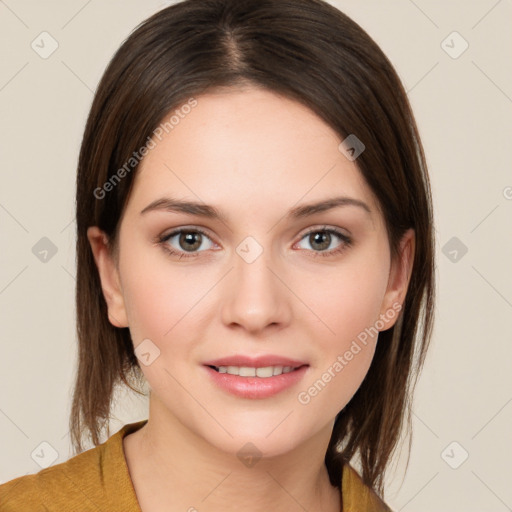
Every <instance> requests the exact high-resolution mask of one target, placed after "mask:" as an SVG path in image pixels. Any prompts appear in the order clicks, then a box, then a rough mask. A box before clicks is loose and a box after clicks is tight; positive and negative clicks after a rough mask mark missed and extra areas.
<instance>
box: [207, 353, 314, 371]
mask: <svg viewBox="0 0 512 512" xmlns="http://www.w3.org/2000/svg"><path fill="white" fill-rule="evenodd" d="M204 364H205V366H216V367H219V366H245V367H248V368H265V367H267V366H291V367H292V368H298V367H299V366H304V365H307V363H305V362H304V361H298V360H296V359H290V358H288V357H283V356H277V355H272V354H268V355H262V356H257V357H251V356H245V355H234V356H228V357H222V358H220V359H212V360H211V361H207V362H206V363H204Z"/></svg>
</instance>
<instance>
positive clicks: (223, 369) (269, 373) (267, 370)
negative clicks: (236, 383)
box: [216, 366, 295, 379]
mask: <svg viewBox="0 0 512 512" xmlns="http://www.w3.org/2000/svg"><path fill="white" fill-rule="evenodd" d="M294 369H295V368H294V367H293V366H265V367H264V368H252V367H249V366H219V367H218V368H217V367H216V370H217V371H218V372H219V373H229V374H230V375H239V376H240V377H261V378H264V379H265V378H268V377H273V376H274V375H281V374H282V373H290V372H291V371H293V370H294Z"/></svg>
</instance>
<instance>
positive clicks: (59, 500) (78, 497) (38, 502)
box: [0, 420, 391, 512]
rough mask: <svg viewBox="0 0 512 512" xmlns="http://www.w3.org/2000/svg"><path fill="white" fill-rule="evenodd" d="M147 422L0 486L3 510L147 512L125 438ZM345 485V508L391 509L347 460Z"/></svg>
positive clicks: (355, 511) (347, 511)
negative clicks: (134, 479)
mask: <svg viewBox="0 0 512 512" xmlns="http://www.w3.org/2000/svg"><path fill="white" fill-rule="evenodd" d="M146 422H147V420H143V421H139V422H137V423H129V424H127V425H125V426H124V427H123V428H121V430H119V431H118V432H117V433H116V434H114V435H112V436H111V437H110V438H109V439H107V440H106V441H105V442H104V443H102V444H100V445H98V446H96V447H95V448H91V449H89V450H87V451H85V452H82V453H80V454H78V455H76V456H74V457H72V458H70V459H69V460H68V461H66V462H63V463H61V464H57V465H55V466H50V467H48V468H46V469H43V470H42V471H39V473H35V474H32V475H24V476H21V477H18V478H15V479H14V480H10V481H9V482H6V483H5V484H3V485H0V512H29V511H30V512H100V511H101V512H142V511H141V508H140V506H139V503H138V501H137V496H136V494H135V490H134V488H133V484H132V481H131V479H130V473H129V471H128V465H127V464H126V459H125V456H124V450H123V438H124V437H125V436H127V435H128V434H130V433H132V432H134V431H136V430H138V429H139V428H141V427H142V426H143V425H145V424H146ZM341 490H342V497H343V500H342V501H343V509H342V508H341V504H340V511H341V512H391V509H390V508H389V507H387V505H386V504H385V503H384V502H383V501H382V500H381V499H380V498H379V497H378V496H377V495H376V494H375V493H374V492H373V490H371V489H370V488H369V487H367V486H366V485H364V483H363V481H362V480H361V478H360V476H359V475H358V474H357V472H356V471H355V470H354V469H353V468H351V467H350V466H349V465H348V464H346V465H344V467H343V473H342V488H341Z"/></svg>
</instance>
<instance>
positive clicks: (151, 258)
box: [121, 249, 208, 346]
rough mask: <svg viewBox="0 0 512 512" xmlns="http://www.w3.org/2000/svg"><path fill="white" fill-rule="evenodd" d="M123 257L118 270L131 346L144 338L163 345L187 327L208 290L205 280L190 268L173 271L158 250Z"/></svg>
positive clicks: (134, 252)
mask: <svg viewBox="0 0 512 512" xmlns="http://www.w3.org/2000/svg"><path fill="white" fill-rule="evenodd" d="M148 253H149V254H148ZM125 254H129V255H130V256H128V257H126V258H125V260H124V262H123V264H124V267H123V269H121V271H122V273H123V296H124V301H125V307H126V312H127V315H128V321H129V325H130V332H131V335H132V339H133V341H134V345H135V346H137V344H138V343H140V341H142V339H145V338H149V339H151V340H154V342H155V343H156V344H157V345H160V344H162V343H165V342H166V340H167V339H170V338H171V337H172V336H173V335H175V333H176V332H178V331H179V330H180V329H181V328H182V326H183V325H185V324H190V321H191V318H193V317H194V307H195V305H196V304H197V302H198V300H199V299H200V298H201V296H202V295H204V293H205V291H207V289H208V288H207V287H205V285H204V283H205V278H204V276H201V275H200V273H198V272H194V271H193V267H192V266H190V267H188V268H185V267H181V268H179V267H178V266H177V265H176V264H174V268H173V265H172V264H171V263H170V262H167V261H166V258H165V254H162V252H161V251H160V250H158V249H152V250H151V251H144V250H139V251H137V250H133V251H128V250H127V251H126V252H125ZM198 310H199V309H198ZM198 310H197V311H198Z"/></svg>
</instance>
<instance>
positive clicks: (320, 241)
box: [301, 228, 351, 256]
mask: <svg viewBox="0 0 512 512" xmlns="http://www.w3.org/2000/svg"><path fill="white" fill-rule="evenodd" d="M333 235H334V237H336V238H338V239H339V240H341V243H340V244H338V246H337V247H335V248H333V249H331V250H327V249H328V247H329V246H330V245H331V242H332V241H333ZM301 240H307V241H308V242H309V243H310V245H312V246H313V248H312V249H310V250H312V251H314V252H316V253H325V255H328V254H333V253H336V252H338V251H340V250H341V249H342V248H343V246H348V245H350V242H351V240H350V238H349V237H348V236H346V235H344V234H343V233H341V232H340V231H338V230H336V229H326V228H323V229H318V228H317V229H314V230H312V231H309V232H308V233H306V234H305V235H304V236H303V237H302V239H301ZM340 246H341V247H340ZM321 255H322V256H323V255H324V254H321Z"/></svg>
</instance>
